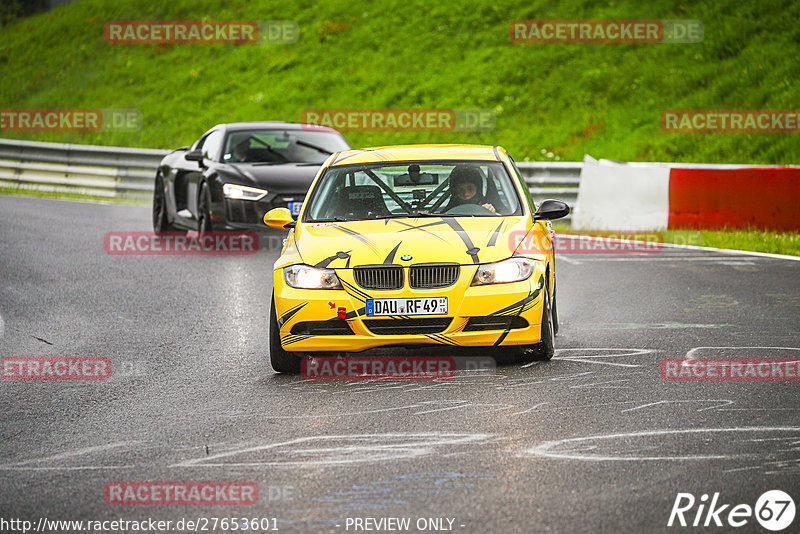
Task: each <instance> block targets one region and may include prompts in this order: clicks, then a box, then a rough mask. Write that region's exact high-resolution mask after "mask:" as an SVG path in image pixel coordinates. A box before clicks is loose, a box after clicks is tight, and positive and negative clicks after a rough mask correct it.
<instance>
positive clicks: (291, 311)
mask: <svg viewBox="0 0 800 534" xmlns="http://www.w3.org/2000/svg"><path fill="white" fill-rule="evenodd" d="M306 304H308V302H303V303H302V304H298V305H297V306H295V307H294V308H291V309H289V311H287V312H286V313H284V314H283V315H281V317H280V319H278V328H280V327H281V326H283V324H284V323H285V322H286V321H288V320H289V319H291V318H292V317H293V316H294V314H296V313H297V312H299V311H300V310H301V309H303V307H304V306H305V305H306Z"/></svg>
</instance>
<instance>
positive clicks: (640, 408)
mask: <svg viewBox="0 0 800 534" xmlns="http://www.w3.org/2000/svg"><path fill="white" fill-rule="evenodd" d="M687 402H716V403H722V404H715V405H714V406H707V407H705V408H700V409H699V410H697V411H698V412H704V411H706V410H714V409H716V408H721V407H722V406H730V405H731V404H735V401H732V400H729V399H708V400H660V401H656V402H648V403H647V404H642V405H641V406H636V407H635V408H628V409H627V410H622V412H620V413H625V412H633V411H636V410H642V409H644V408H650V407H651V406H660V405H665V404H677V403H687Z"/></svg>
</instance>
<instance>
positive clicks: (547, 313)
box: [531, 278, 556, 361]
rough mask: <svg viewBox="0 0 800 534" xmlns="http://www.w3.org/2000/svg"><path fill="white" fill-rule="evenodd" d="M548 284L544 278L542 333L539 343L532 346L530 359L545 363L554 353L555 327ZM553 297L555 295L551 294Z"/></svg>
mask: <svg viewBox="0 0 800 534" xmlns="http://www.w3.org/2000/svg"><path fill="white" fill-rule="evenodd" d="M549 286H550V284H549V283H548V282H547V278H545V282H544V303H543V304H542V333H541V341H539V343H537V344H536V345H534V346H533V350H532V354H531V356H532V359H534V360H539V361H547V360H550V359H551V358H552V357H553V354H554V353H555V345H556V343H555V327H554V326H553V306H552V302H551V301H550V288H549ZM553 295H554V296H555V293H554V294H553Z"/></svg>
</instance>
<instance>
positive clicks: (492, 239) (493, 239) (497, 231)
mask: <svg viewBox="0 0 800 534" xmlns="http://www.w3.org/2000/svg"><path fill="white" fill-rule="evenodd" d="M503 224H505V221H503V222H501V223H500V224H498V225H497V228H495V229H494V232H492V237H490V238H489V242H488V243H486V246H487V247H493V246H494V244H495V243H497V236H498V235H499V234H500V228H502V227H503Z"/></svg>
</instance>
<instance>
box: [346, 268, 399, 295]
mask: <svg viewBox="0 0 800 534" xmlns="http://www.w3.org/2000/svg"><path fill="white" fill-rule="evenodd" d="M353 276H354V277H355V279H356V283H357V284H358V285H360V286H361V287H363V288H364V289H400V288H401V287H403V268H402V267H401V266H399V265H396V266H386V267H384V266H373V267H356V268H355V269H353Z"/></svg>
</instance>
